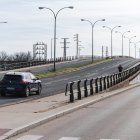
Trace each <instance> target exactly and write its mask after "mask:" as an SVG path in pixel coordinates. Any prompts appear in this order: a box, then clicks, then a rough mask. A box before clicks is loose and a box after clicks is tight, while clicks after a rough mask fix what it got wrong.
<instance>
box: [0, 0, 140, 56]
mask: <svg viewBox="0 0 140 140" xmlns="http://www.w3.org/2000/svg"><path fill="white" fill-rule="evenodd" d="M39 6H44V7H49V8H51V9H53V10H54V11H55V12H57V11H58V10H59V9H61V8H62V7H67V6H74V9H64V10H63V11H61V12H60V13H59V15H58V17H57V38H58V39H57V56H62V55H63V49H62V48H61V47H62V44H61V43H60V42H62V39H61V38H64V37H66V38H69V40H68V41H69V42H70V43H69V44H68V47H69V48H68V50H67V54H68V55H75V54H76V45H75V42H74V34H76V33H78V34H79V39H80V41H81V45H82V47H84V48H82V50H81V55H91V25H90V24H89V23H88V22H81V20H80V19H81V18H84V19H87V20H90V21H92V22H95V21H96V20H99V19H103V18H105V19H106V21H105V22H98V23H97V24H96V25H95V28H94V54H98V55H101V48H102V46H108V48H109V54H110V31H109V30H108V29H105V28H102V26H108V27H110V28H113V27H114V26H117V25H121V26H122V27H121V28H116V30H117V31H119V32H122V33H123V32H125V31H128V30H130V31H131V33H127V34H126V36H128V37H132V36H134V35H136V36H137V37H136V38H134V39H133V41H134V42H137V41H140V7H139V6H140V1H139V0H0V22H3V21H7V22H8V23H7V24H2V23H1V24H0V51H6V52H7V53H8V54H12V53H14V52H20V51H24V52H27V51H31V52H32V49H33V47H32V46H33V44H34V43H36V42H45V43H47V46H48V57H50V47H51V38H53V31H54V17H53V15H52V13H51V12H50V11H49V10H47V9H44V10H39V9H38V7H39ZM138 47H140V44H137V48H138ZM128 50H129V48H128V39H124V54H125V55H128ZM138 50H139V49H137V52H138ZM113 55H121V35H120V34H116V33H115V32H113ZM138 55H139V53H137V56H138ZM131 56H133V57H134V56H135V52H134V45H133V44H132V45H131Z"/></svg>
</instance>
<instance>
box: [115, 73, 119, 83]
mask: <svg viewBox="0 0 140 140" xmlns="http://www.w3.org/2000/svg"><path fill="white" fill-rule="evenodd" d="M118 83H119V74H116V84H118Z"/></svg>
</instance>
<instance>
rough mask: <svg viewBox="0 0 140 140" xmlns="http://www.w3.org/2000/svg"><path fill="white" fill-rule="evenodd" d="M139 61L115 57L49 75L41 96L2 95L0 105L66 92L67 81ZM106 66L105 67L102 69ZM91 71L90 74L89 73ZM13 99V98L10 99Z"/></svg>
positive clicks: (115, 69) (125, 66)
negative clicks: (83, 67)
mask: <svg viewBox="0 0 140 140" xmlns="http://www.w3.org/2000/svg"><path fill="white" fill-rule="evenodd" d="M136 62H138V60H136V59H132V58H122V59H120V58H119V59H115V60H113V61H108V62H105V63H102V64H98V65H95V66H90V67H87V68H85V69H81V70H77V71H73V72H69V73H64V74H60V75H55V76H49V77H47V78H42V79H41V80H42V94H41V95H40V96H35V95H34V96H30V97H28V98H27V99H26V98H21V97H19V96H11V95H9V96H6V97H0V106H1V105H4V104H8V103H9V104H10V103H16V102H21V101H25V100H29V99H34V98H38V97H44V96H50V95H54V94H58V93H64V92H65V86H66V83H67V82H71V81H75V80H78V79H86V78H87V79H91V78H96V77H98V76H103V75H108V74H113V73H116V72H118V69H117V67H118V65H119V64H122V66H123V67H124V69H126V68H128V67H130V66H131V65H133V64H135V63H136ZM102 68H104V69H102ZM89 73H90V74H89ZM10 99H11V100H10Z"/></svg>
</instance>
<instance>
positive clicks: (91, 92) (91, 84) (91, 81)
mask: <svg viewBox="0 0 140 140" xmlns="http://www.w3.org/2000/svg"><path fill="white" fill-rule="evenodd" d="M90 95H93V79H90Z"/></svg>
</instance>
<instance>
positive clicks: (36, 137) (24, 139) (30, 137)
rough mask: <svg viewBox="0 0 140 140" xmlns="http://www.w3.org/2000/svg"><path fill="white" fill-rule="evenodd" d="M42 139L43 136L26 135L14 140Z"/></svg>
mask: <svg viewBox="0 0 140 140" xmlns="http://www.w3.org/2000/svg"><path fill="white" fill-rule="evenodd" d="M41 138H43V136H39V135H26V136H23V137H20V138H18V139H16V140H39V139H41Z"/></svg>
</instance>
